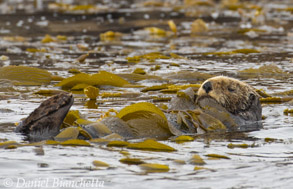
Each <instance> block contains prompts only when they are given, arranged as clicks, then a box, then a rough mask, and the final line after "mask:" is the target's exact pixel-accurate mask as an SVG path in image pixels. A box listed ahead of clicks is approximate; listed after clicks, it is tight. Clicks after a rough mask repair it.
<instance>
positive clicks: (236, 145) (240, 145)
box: [227, 143, 249, 149]
mask: <svg viewBox="0 0 293 189" xmlns="http://www.w3.org/2000/svg"><path fill="white" fill-rule="evenodd" d="M227 147H228V148H231V149H233V148H248V147H249V145H248V144H233V143H230V144H228V145H227Z"/></svg>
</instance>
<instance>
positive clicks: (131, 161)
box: [119, 158, 145, 165]
mask: <svg viewBox="0 0 293 189" xmlns="http://www.w3.org/2000/svg"><path fill="white" fill-rule="evenodd" d="M119 161H120V162H121V163H124V164H128V165H139V164H143V163H145V162H143V161H142V160H141V159H139V158H122V159H120V160H119Z"/></svg>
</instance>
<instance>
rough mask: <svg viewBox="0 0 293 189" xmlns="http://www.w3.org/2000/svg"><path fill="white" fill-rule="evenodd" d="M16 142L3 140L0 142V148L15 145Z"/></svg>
mask: <svg viewBox="0 0 293 189" xmlns="http://www.w3.org/2000/svg"><path fill="white" fill-rule="evenodd" d="M16 145H18V143H17V142H16V141H5V142H1V143H0V148H7V147H9V146H16Z"/></svg>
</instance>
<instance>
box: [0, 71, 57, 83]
mask: <svg viewBox="0 0 293 189" xmlns="http://www.w3.org/2000/svg"><path fill="white" fill-rule="evenodd" d="M0 79H8V80H12V81H15V83H14V84H15V85H43V84H49V83H50V82H51V80H52V75H51V74H50V73H49V72H48V71H46V70H42V69H39V68H33V67H27V66H6V67H2V68H0Z"/></svg>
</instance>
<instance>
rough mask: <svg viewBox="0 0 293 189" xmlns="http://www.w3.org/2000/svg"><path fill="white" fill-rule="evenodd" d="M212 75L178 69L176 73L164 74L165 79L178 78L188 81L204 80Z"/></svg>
mask: <svg viewBox="0 0 293 189" xmlns="http://www.w3.org/2000/svg"><path fill="white" fill-rule="evenodd" d="M213 76H214V75H211V74H207V73H201V72H191V71H179V72H177V73H174V72H173V73H168V74H166V78H167V79H178V80H183V81H187V82H188V83H198V81H205V80H207V79H208V78H211V77H213Z"/></svg>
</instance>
